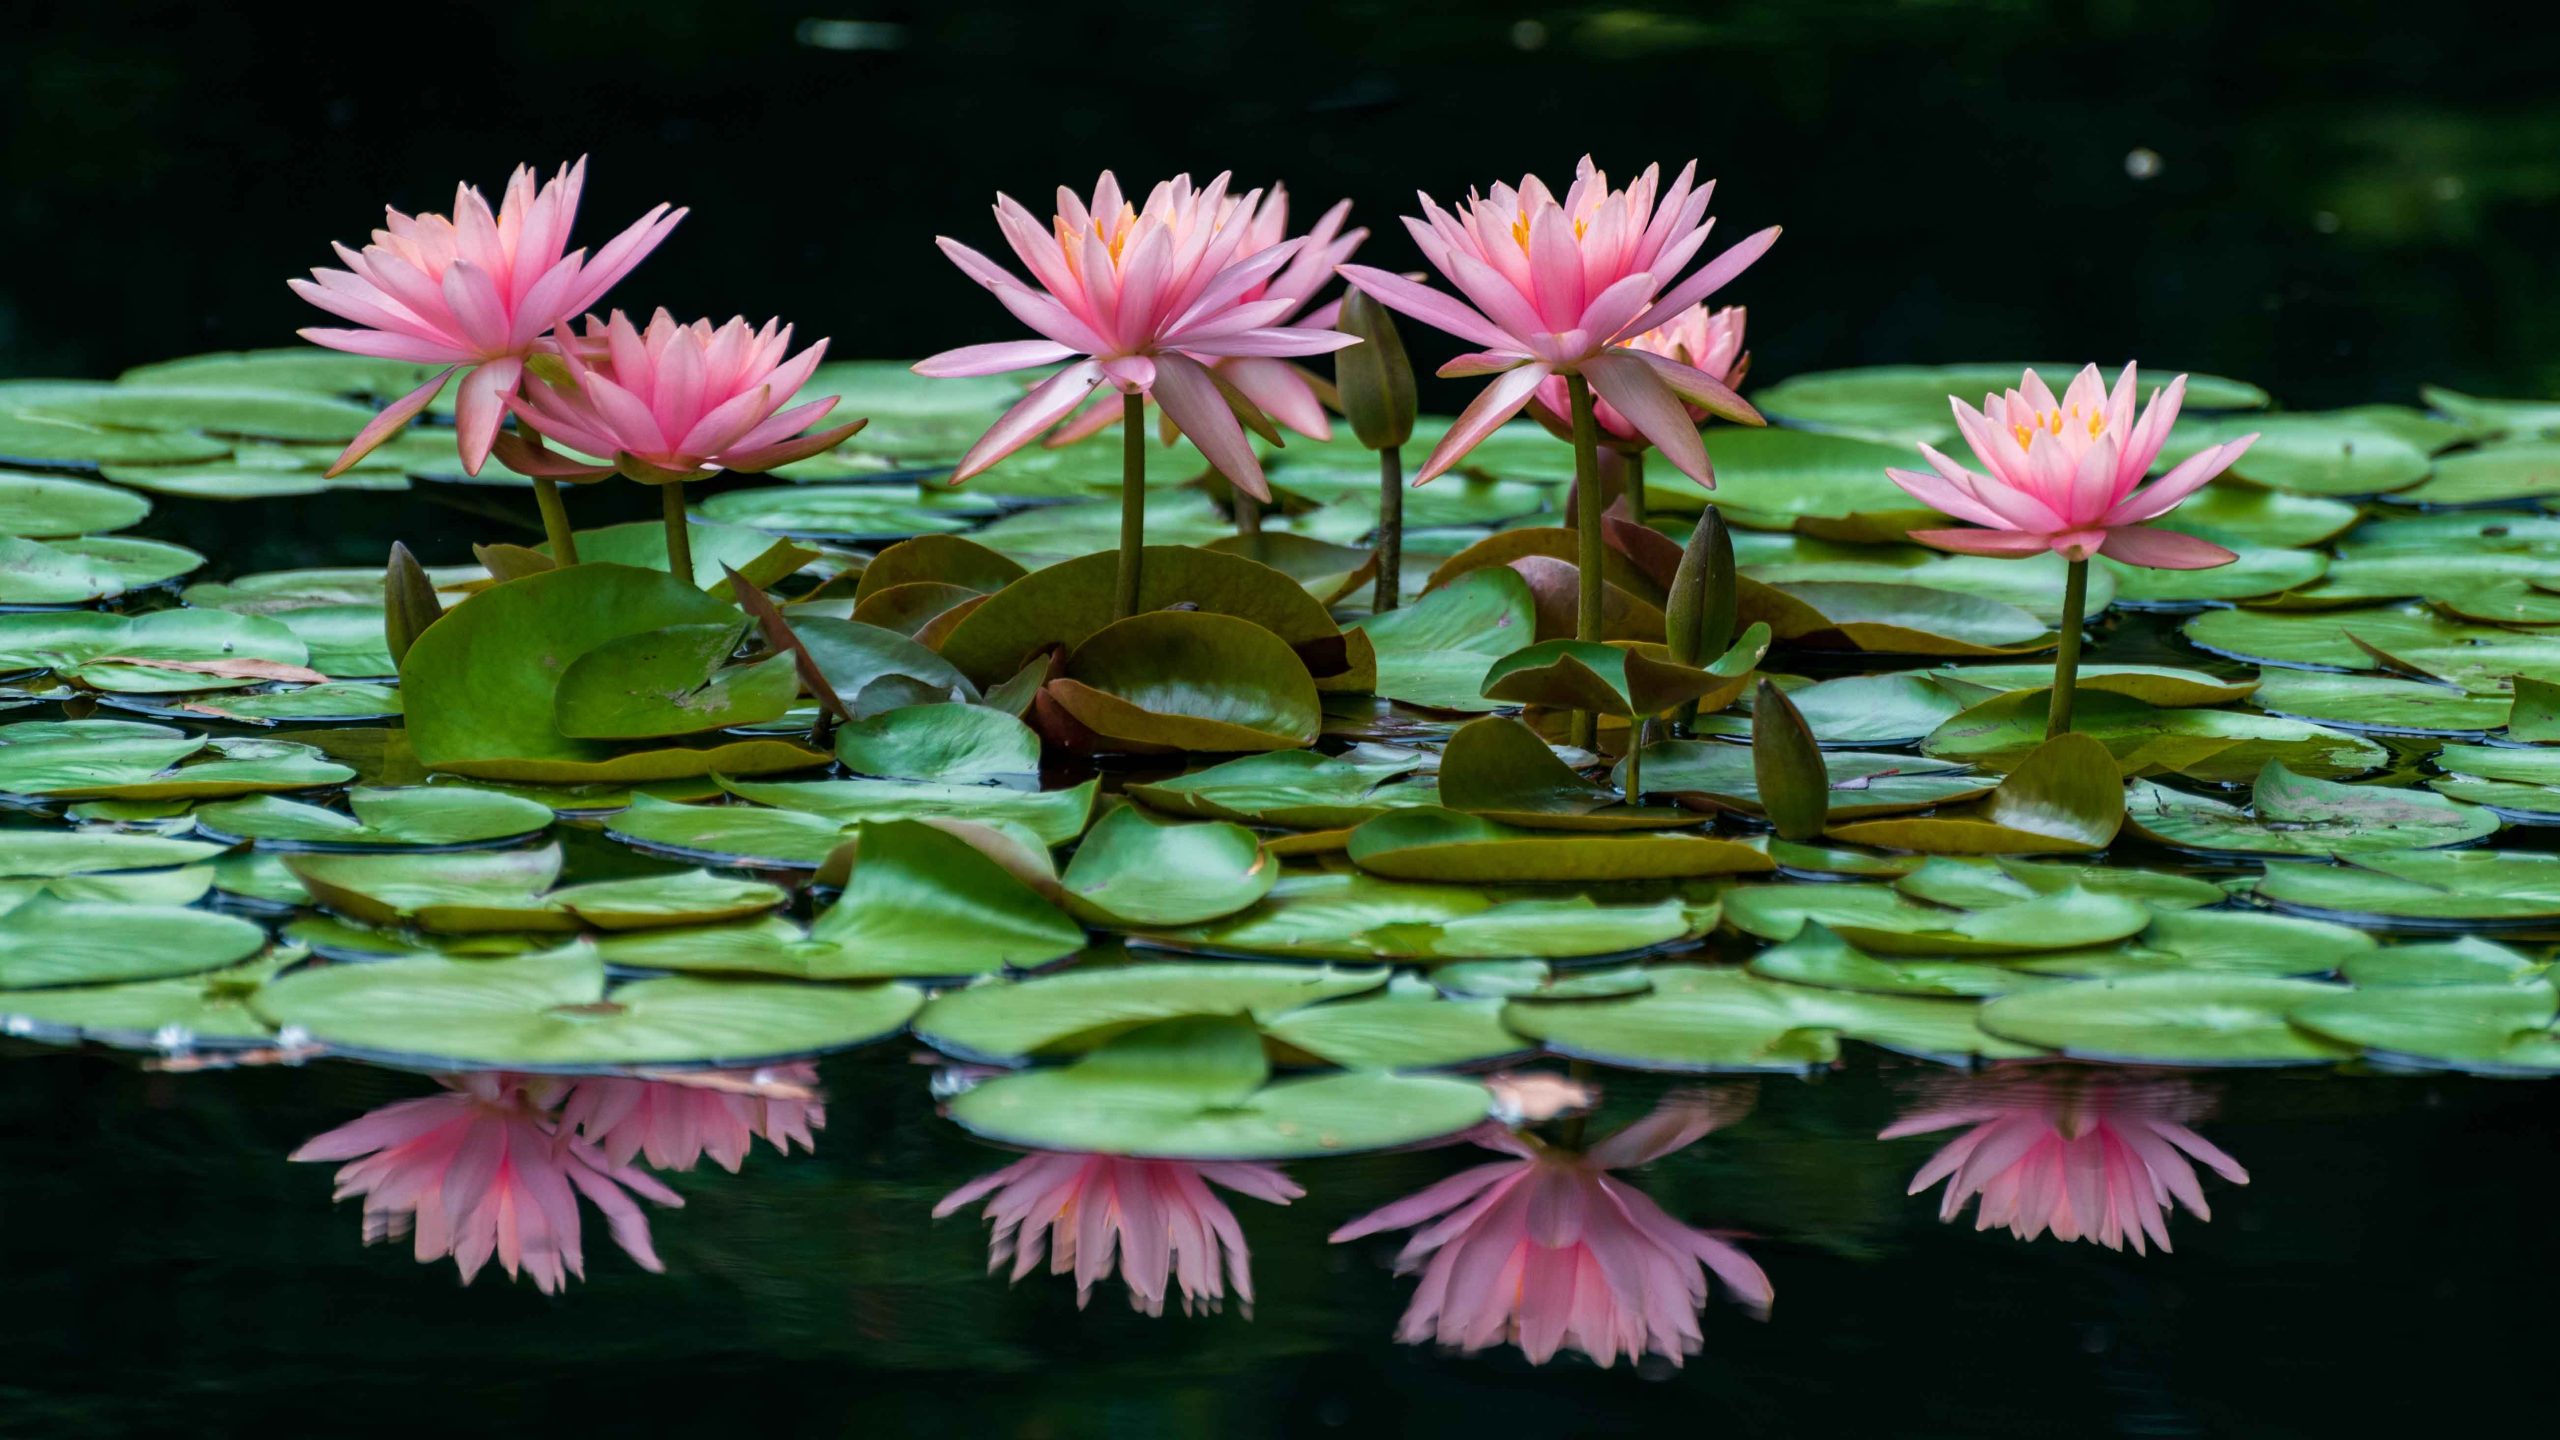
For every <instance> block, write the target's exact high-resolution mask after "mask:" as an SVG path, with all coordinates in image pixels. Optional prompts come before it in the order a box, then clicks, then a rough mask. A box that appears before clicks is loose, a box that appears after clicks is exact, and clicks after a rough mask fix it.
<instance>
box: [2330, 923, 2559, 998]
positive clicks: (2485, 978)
mask: <svg viewBox="0 0 2560 1440" xmlns="http://www.w3.org/2000/svg"><path fill="white" fill-rule="evenodd" d="M2548 968H2549V967H2547V966H2545V965H2541V964H2537V963H2535V962H2534V961H2532V960H2530V959H2527V958H2526V957H2525V956H2523V955H2519V954H2517V953H2516V952H2515V951H2513V950H2510V949H2508V948H2507V947H2506V946H2504V945H2501V944H2498V943H2497V942H2496V941H2494V940H2483V939H2481V938H2480V937H2478V936H2476V935H2466V936H2464V937H2462V938H2461V939H2459V940H2446V941H2441V942H2438V943H2433V944H2414V945H2391V946H2374V945H2371V944H2370V943H2368V945H2367V946H2366V949H2365V952H2364V953H2363V954H2360V955H2351V956H2349V957H2347V960H2346V963H2345V964H2344V965H2342V966H2340V967H2339V969H2340V972H2341V973H2342V974H2344V975H2345V976H2346V978H2347V980H2348V982H2349V983H2351V984H2354V985H2357V986H2375V987H2379V986H2399V985H2514V984H2521V983H2524V982H2525V981H2528V980H2531V979H2533V978H2534V977H2535V976H2538V975H2540V974H2542V973H2543V972H2544V971H2545V970H2546V969H2548Z"/></svg>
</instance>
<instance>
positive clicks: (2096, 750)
mask: <svg viewBox="0 0 2560 1440" xmlns="http://www.w3.org/2000/svg"><path fill="white" fill-rule="evenodd" d="M1994 703H1998V702H1994ZM2113 770H2114V766H2113V765H2112V764H2111V763H2110V758H2109V756H2108V753H2107V747H2106V746H2104V745H2102V744H2100V743H2098V742H2097V741H2095V740H2093V739H2090V738H2089V737H2088V736H2086V735H2082V734H2077V733H2070V734H2062V735H2056V736H2054V737H2053V738H2052V739H2049V740H2047V741H2045V742H2044V743H2043V744H2041V745H2039V746H2037V747H2036V748H2035V749H2033V750H2031V751H2029V752H2028V753H2027V756H2026V758H2025V759H2023V760H2020V761H2019V762H2018V766H2017V768H2016V769H2014V770H2012V771H2010V772H2009V774H2008V777H2007V778H2006V779H2003V780H2002V781H2001V782H2000V784H1999V785H1998V786H1997V787H1996V788H1994V789H1993V790H1992V792H1991V793H1990V794H1989V795H1987V796H1985V797H1983V798H1982V799H1981V800H1979V801H1976V802H1974V803H1973V804H1971V805H1966V806H1958V807H1951V808H1948V809H1945V810H1940V811H1936V812H1932V813H1930V814H1927V815H1896V816H1887V817H1882V818H1878V819H1872V820H1850V821H1846V822H1841V823H1835V824H1833V825H1832V826H1830V827H1829V828H1828V829H1827V830H1825V831H1824V832H1823V833H1824V834H1825V835H1827V836H1829V837H1830V838H1831V839H1834V840H1841V841H1846V842H1848V843H1850V844H1853V845H1879V846H1883V847H1885V848H1887V849H1893V850H1918V851H1921V852H1923V853H1925V854H1931V855H2038V854H2053V853H2058V852H2068V851H2076V850H2103V849H2105V848H2106V846H2107V844H2108V842H2109V841H2112V840H2113V839H2115V837H2116V831H2117V829H2118V828H2119V827H2120V826H2121V825H2122V824H2123V823H2124V792H2123V790H2122V789H2121V788H2120V787H2119V783H2118V781H2117V777H2116V776H2115V774H2114V773H2113Z"/></svg>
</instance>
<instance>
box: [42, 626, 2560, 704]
mask: <svg viewBox="0 0 2560 1440" xmlns="http://www.w3.org/2000/svg"><path fill="white" fill-rule="evenodd" d="M2184 633H2185V635H2186V637H2187V639H2188V640H2189V641H2191V642H2193V643H2194V644H2196V645H2197V646H2199V647H2201V648H2203V649H2206V650H2210V651H2212V652H2214V653H2215V654H2218V655H2228V656H2230V657H2232V658H2233V659H2237V660H2250V661H2255V662H2257V663H2259V664H2267V665H2295V666H2312V667H2325V668H2328V669H2333V670H2376V669H2381V668H2384V666H2383V664H2382V662H2381V661H2380V660H2378V659H2376V658H2375V654H2374V652H2375V651H2380V652H2382V653H2383V654H2386V655H2389V656H2391V657H2392V658H2393V659H2394V660H2395V661H2397V662H2398V663H2399V664H2401V665H2404V666H2406V667H2408V668H2409V669H2412V670H2414V671H2416V672H2418V673H2419V674H2422V675H2426V676H2431V677H2433V678H2435V679H2438V680H2444V681H2448V682H2451V683H2453V684H2456V685H2460V686H2461V687H2462V688H2464V689H2466V690H2471V691H2475V692H2479V693H2484V694H2485V693H2488V692H2491V691H2494V690H2497V689H2499V688H2501V686H2502V682H2503V681H2504V680H2505V679H2506V678H2507V677H2509V676H2512V675H2514V674H2516V673H2517V672H2519V671H2534V670H2541V671H2552V672H2560V634H2528V633H2522V632H2518V631H2514V630H2502V629H2499V628H2497V627H2495V626H2490V625H2471V624H2464V623H2461V622H2458V621H2452V620H2446V619H2444V618H2442V617H2441V616H2438V615H2436V614H2435V613H2434V612H2433V611H2430V610H2425V609H2422V608H2417V607H2386V608H2382V609H2374V610H2348V611H2319V612H2314V613H2309V614H2284V613H2274V612H2268V611H2258V610H2216V611H2210V612H2207V613H2206V614H2203V615H2199V616H2197V617H2196V618H2195V619H2193V620H2190V621H2188V622H2187V623H2186V625H2185V627H2184ZM2359 641H2361V642H2362V643H2361V644H2359V643H2358V642H2359ZM5 643H6V642H5V640H0V644H5Z"/></svg>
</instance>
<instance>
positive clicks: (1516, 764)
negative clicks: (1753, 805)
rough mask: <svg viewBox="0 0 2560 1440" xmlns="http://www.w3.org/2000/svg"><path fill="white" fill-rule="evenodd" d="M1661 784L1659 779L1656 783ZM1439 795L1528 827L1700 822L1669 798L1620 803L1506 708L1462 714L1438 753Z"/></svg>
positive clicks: (1453, 804)
mask: <svg viewBox="0 0 2560 1440" xmlns="http://www.w3.org/2000/svg"><path fill="white" fill-rule="evenodd" d="M1655 788H1659V787H1655ZM1440 803H1441V804H1442V805H1444V806H1446V807H1448V808H1449V809H1451V810H1462V811H1465V812H1467V813H1468V814H1471V815H1480V816H1482V817H1484V818H1485V819H1488V820H1493V821H1498V822H1500V823H1502V824H1506V825H1519V826H1525V827H1527V828H1529V829H1533V830H1649V829H1668V828H1678V827H1685V826H1690V825H1695V824H1697V823H1698V817H1697V816H1695V815H1693V814H1691V813H1689V812H1688V811H1685V810H1682V809H1679V808H1678V807H1676V806H1669V805H1630V804H1625V803H1622V802H1621V800H1620V798H1619V795H1618V793H1617V792H1615V791H1611V790H1608V789H1605V788H1603V787H1601V786H1599V785H1595V784H1593V783H1592V782H1591V781H1589V780H1587V779H1585V778H1583V776H1582V775H1581V774H1580V773H1579V772H1577V771H1576V770H1575V769H1574V768H1573V767H1572V766H1570V765H1567V764H1566V763H1564V761H1563V760H1562V759H1560V758H1558V757H1557V755H1556V752H1555V751H1554V750H1552V749H1550V748H1549V747H1548V745H1547V742H1546V741H1544V740H1541V739H1539V738H1538V732H1536V731H1535V730H1532V729H1530V728H1529V727H1528V726H1527V725H1525V724H1523V723H1522V722H1520V721H1518V720H1514V719H1511V718H1509V717H1507V716H1490V715H1489V716H1486V717H1485V718H1483V719H1481V720H1474V721H1470V722H1468V723H1467V724H1466V725H1464V726H1462V727H1460V729H1459V730H1458V733H1457V734H1455V735H1453V736H1451V737H1450V738H1449V743H1448V745H1447V747H1446V748H1445V749H1443V750H1442V751H1441V754H1440Z"/></svg>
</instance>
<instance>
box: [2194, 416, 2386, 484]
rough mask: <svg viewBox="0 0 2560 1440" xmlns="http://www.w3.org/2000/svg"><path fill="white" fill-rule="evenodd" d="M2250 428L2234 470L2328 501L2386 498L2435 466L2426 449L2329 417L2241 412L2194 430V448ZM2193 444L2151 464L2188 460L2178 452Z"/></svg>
mask: <svg viewBox="0 0 2560 1440" xmlns="http://www.w3.org/2000/svg"><path fill="white" fill-rule="evenodd" d="M2251 432H2255V433H2256V434H2257V437H2258V439H2257V443H2255V444H2253V445H2251V446H2250V447H2249V450H2248V453H2246V454H2244V455H2242V456H2241V457H2240V458H2239V459H2238V460H2235V461H2233V462H2232V465H2231V473H2232V475H2233V476H2235V477H2237V478H2239V479H2242V480H2246V481H2248V482H2249V483H2250V484H2252V485H2263V486H2265V487H2267V488H2268V489H2270V490H2289V491H2291V492H2293V493H2294V494H2297V495H2319V496H2326V497H2330V498H2336V497H2339V496H2359V495H2381V494H2387V493H2389V492H2391V491H2395V490H2402V491H2405V490H2407V489H2408V488H2409V487H2411V486H2413V485H2415V484H2417V483H2418V482H2419V481H2421V480H2424V479H2426V478H2427V471H2428V469H2429V468H2430V467H2429V462H2428V459H2427V451H2426V448H2425V447H2424V446H2421V445H2417V444H2413V443H2411V442H2410V441H2408V440H2406V439H2404V438H2402V437H2400V436H2398V435H2395V434H2392V433H2390V432H2389V431H2388V430H2386V429H2383V428H2380V427H2376V426H2373V425H2370V424H2364V423H2358V422H2355V421H2353V420H2345V419H2341V418H2340V417H2337V416H2331V415H2321V414H2299V415H2293V414H2288V415H2252V416H2248V417H2245V418H2240V417H2235V418H2233V419H2230V420H2226V421H2224V422H2222V423H2221V424H2220V425H2218V426H2216V427H2214V428H2213V430H2212V431H2211V433H2210V435H2206V434H2198V433H2196V432H2195V431H2193V430H2190V431H2189V432H2188V433H2189V435H2190V436H2192V437H2193V438H2192V440H2191V442H2190V443H2191V444H2192V445H2193V448H2194V449H2202V448H2203V445H2204V444H2211V443H2218V442H2219V441H2221V440H2227V439H2236V438H2238V437H2239V436H2241V435H2244V434H2248V433H2251ZM2194 442H2202V443H2194ZM2188 448H2189V447H2188V446H2185V445H2181V446H2177V447H2175V448H2169V447H2164V448H2163V450H2162V452H2161V457H2160V461H2159V462H2157V463H2155V465H2154V467H2153V468H2154V469H2159V468H2161V467H2162V466H2164V465H2167V464H2173V463H2175V462H2176V461H2177V460H2179V459H2183V458H2185V457H2184V455H2183V454H2180V453H2179V452H2180V451H2183V450H2187V449H2188Z"/></svg>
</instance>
